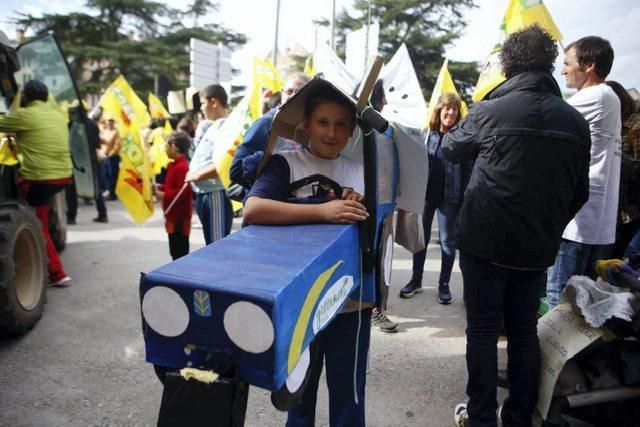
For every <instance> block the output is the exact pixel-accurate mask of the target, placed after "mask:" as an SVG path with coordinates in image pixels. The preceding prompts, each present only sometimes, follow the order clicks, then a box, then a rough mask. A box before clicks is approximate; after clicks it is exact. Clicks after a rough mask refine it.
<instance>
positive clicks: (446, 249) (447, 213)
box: [411, 201, 460, 284]
mask: <svg viewBox="0 0 640 427" xmlns="http://www.w3.org/2000/svg"><path fill="white" fill-rule="evenodd" d="M459 209H460V205H459V204H458V203H444V202H443V203H440V204H439V205H437V206H436V205H434V204H432V203H429V201H426V202H425V205H424V213H423V214H422V227H423V229H424V243H425V248H424V249H423V250H421V251H419V252H416V253H415V254H413V275H412V276H411V280H414V281H416V282H419V283H422V273H423V271H424V262H425V260H426V259H427V248H426V246H428V245H429V239H430V238H431V223H432V222H433V215H434V214H435V213H436V212H437V214H438V236H439V238H440V251H441V254H442V256H441V258H442V262H441V265H440V279H439V280H438V283H440V284H442V283H449V280H450V279H451V270H452V269H453V263H454V262H455V260H456V248H454V247H453V244H452V242H451V239H452V238H453V230H454V227H455V225H456V218H457V217H458V211H459Z"/></svg>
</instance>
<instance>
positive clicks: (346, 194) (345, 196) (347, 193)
mask: <svg viewBox="0 0 640 427" xmlns="http://www.w3.org/2000/svg"><path fill="white" fill-rule="evenodd" d="M342 200H355V201H356V202H358V203H364V196H363V195H361V194H360V193H357V192H356V191H354V190H353V188H349V187H345V188H343V189H342Z"/></svg>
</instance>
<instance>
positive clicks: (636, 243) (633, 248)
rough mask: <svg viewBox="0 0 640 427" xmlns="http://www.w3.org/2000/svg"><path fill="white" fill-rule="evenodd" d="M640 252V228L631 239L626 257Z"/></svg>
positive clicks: (625, 252) (626, 250)
mask: <svg viewBox="0 0 640 427" xmlns="http://www.w3.org/2000/svg"><path fill="white" fill-rule="evenodd" d="M636 254H640V230H638V231H637V232H636V234H635V235H634V236H633V238H632V239H631V241H630V242H629V246H627V249H625V251H624V257H625V258H629V257H630V256H631V255H636Z"/></svg>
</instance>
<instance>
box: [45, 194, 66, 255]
mask: <svg viewBox="0 0 640 427" xmlns="http://www.w3.org/2000/svg"><path fill="white" fill-rule="evenodd" d="M49 235H50V236H51V240H52V241H53V246H55V247H56V251H58V253H60V252H62V251H63V250H64V248H65V246H66V245H67V202H66V200H65V198H64V191H60V192H59V193H56V194H55V195H54V196H53V200H52V201H51V209H49Z"/></svg>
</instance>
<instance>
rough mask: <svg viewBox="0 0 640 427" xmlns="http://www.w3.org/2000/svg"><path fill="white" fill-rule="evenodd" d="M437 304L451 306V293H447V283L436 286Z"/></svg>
mask: <svg viewBox="0 0 640 427" xmlns="http://www.w3.org/2000/svg"><path fill="white" fill-rule="evenodd" d="M438 302H439V303H440V304H451V292H450V291H449V284H448V283H442V284H440V286H438Z"/></svg>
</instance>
